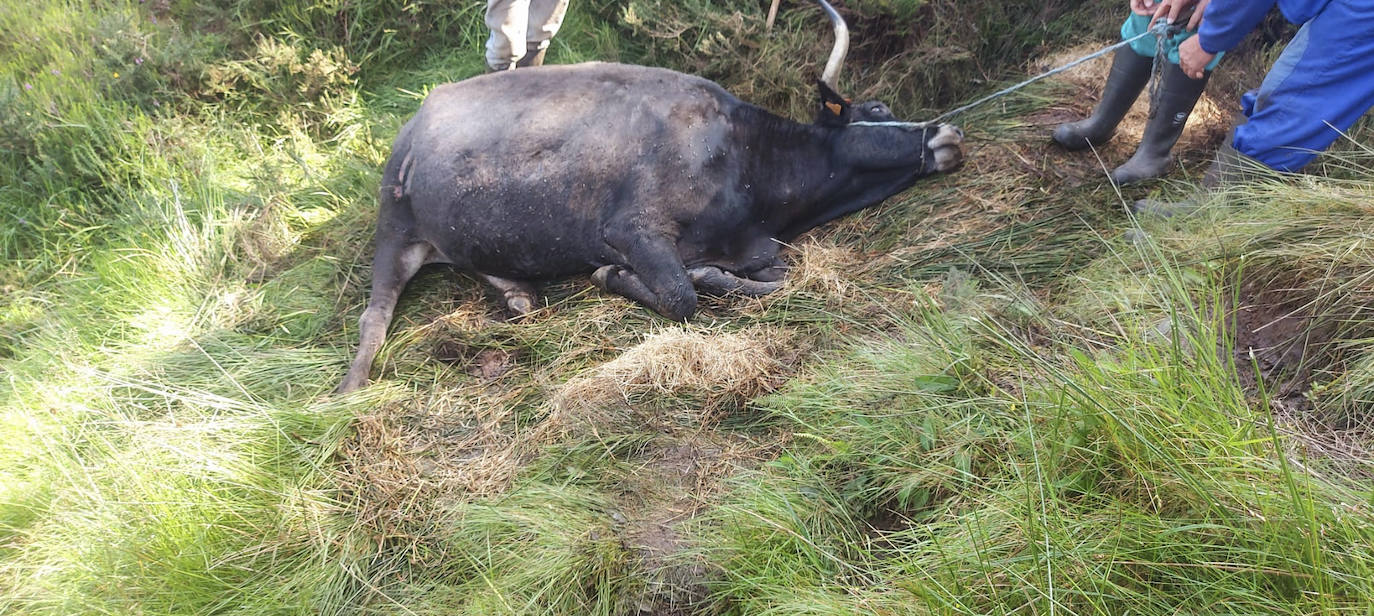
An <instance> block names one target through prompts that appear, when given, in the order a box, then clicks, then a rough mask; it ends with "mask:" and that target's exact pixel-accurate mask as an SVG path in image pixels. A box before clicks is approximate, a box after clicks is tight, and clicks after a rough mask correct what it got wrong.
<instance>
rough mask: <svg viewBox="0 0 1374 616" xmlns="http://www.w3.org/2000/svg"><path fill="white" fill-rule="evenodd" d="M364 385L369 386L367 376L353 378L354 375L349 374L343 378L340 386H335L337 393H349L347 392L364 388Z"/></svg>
mask: <svg viewBox="0 0 1374 616" xmlns="http://www.w3.org/2000/svg"><path fill="white" fill-rule="evenodd" d="M364 387H367V377H363V378H361V379H356V378H353V377H352V376H347V377H344V380H343V382H342V383H339V386H338V387H335V388H334V393H335V394H347V393H352V392H355V391H358V390H359V389H362V388H364Z"/></svg>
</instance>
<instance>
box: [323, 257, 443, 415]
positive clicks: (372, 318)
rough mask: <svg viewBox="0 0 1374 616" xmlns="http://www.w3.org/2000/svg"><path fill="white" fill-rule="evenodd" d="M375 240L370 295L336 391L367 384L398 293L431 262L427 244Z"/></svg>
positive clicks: (343, 391)
mask: <svg viewBox="0 0 1374 616" xmlns="http://www.w3.org/2000/svg"><path fill="white" fill-rule="evenodd" d="M382 244H384V242H378V246H377V257H376V258H375V259H373V261H372V297H371V298H369V299H368V302H367V309H366V310H364V311H363V316H362V317H361V318H359V319H358V338H359V341H358V355H357V356H356V357H354V358H353V363H352V364H350V365H349V366H348V374H347V375H345V376H344V380H343V382H342V383H339V388H338V389H336V390H335V391H337V392H338V393H347V392H350V391H353V390H356V389H360V388H362V387H365V386H367V376H368V372H369V371H371V369H372V359H373V358H375V357H376V356H377V351H378V350H379V349H381V348H382V341H383V340H385V339H386V328H387V326H388V325H390V324H391V315H392V312H393V311H394V310H395V309H396V300H397V299H398V298H400V296H401V289H404V288H405V286H406V282H408V281H410V279H411V277H413V276H414V275H415V272H417V271H419V270H420V266H422V265H424V264H425V263H429V262H431V261H432V259H433V257H434V255H435V252H434V248H433V247H432V246H430V245H429V244H427V243H424V242H420V243H414V244H401V243H397V244H392V245H382Z"/></svg>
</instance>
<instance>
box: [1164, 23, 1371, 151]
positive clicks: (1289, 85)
mask: <svg viewBox="0 0 1374 616" xmlns="http://www.w3.org/2000/svg"><path fill="white" fill-rule="evenodd" d="M1274 4H1275V2H1274V1H1273V0H1212V2H1211V4H1209V5H1208V6H1207V9H1206V11H1205V12H1204V13H1203V17H1202V24H1201V25H1200V26H1199V27H1198V43H1199V44H1200V45H1201V46H1202V49H1203V50H1204V51H1207V52H1209V53H1214V52H1221V51H1225V50H1227V49H1231V48H1232V47H1235V46H1236V45H1237V44H1239V43H1240V41H1241V39H1243V38H1245V35H1246V34H1249V33H1250V31H1251V30H1253V29H1255V27H1256V26H1258V25H1259V23H1260V21H1261V20H1263V19H1264V15H1265V13H1267V12H1269V9H1270V8H1272V7H1273V6H1274ZM1277 4H1278V5H1279V10H1280V11H1282V12H1283V16H1284V17H1285V18H1286V19H1288V21H1291V22H1293V23H1295V24H1301V25H1302V28H1301V29H1299V30H1298V34H1297V35H1296V36H1294V37H1293V40H1292V41H1291V42H1289V43H1288V46H1287V47H1286V48H1284V50H1283V53H1282V54H1281V55H1280V56H1279V58H1278V60H1276V61H1274V66H1273V67H1272V68H1270V69H1269V73H1268V74H1267V75H1265V77H1264V82H1263V83H1262V84H1260V87H1259V89H1258V90H1252V91H1250V92H1247V93H1246V94H1245V95H1244V96H1243V97H1241V110H1242V112H1243V113H1244V114H1245V116H1246V117H1247V118H1248V119H1249V121H1248V122H1247V123H1245V124H1242V125H1240V126H1238V127H1236V135H1235V138H1234V139H1233V140H1232V142H1231V145H1232V147H1234V148H1236V150H1237V151H1239V152H1240V153H1242V154H1245V155H1246V156H1249V157H1251V158H1254V159H1256V160H1258V161H1260V162H1262V163H1264V164H1265V165H1268V166H1269V167H1271V168H1273V169H1277V170H1279V171H1297V170H1299V169H1302V168H1303V167H1304V166H1306V165H1307V163H1309V162H1311V161H1312V159H1313V158H1316V156H1317V153H1318V152H1320V151H1322V150H1325V149H1326V148H1327V147H1328V146H1330V145H1331V143H1332V142H1334V141H1335V140H1336V139H1337V138H1339V137H1340V136H1341V134H1342V133H1344V132H1345V131H1347V130H1349V128H1350V127H1351V126H1353V125H1354V124H1355V122H1356V121H1357V120H1359V119H1360V117H1361V116H1363V115H1364V114H1365V112H1367V111H1369V109H1370V108H1371V107H1374V2H1372V1H1370V0H1278V2H1277ZM1147 38H1148V37H1147Z"/></svg>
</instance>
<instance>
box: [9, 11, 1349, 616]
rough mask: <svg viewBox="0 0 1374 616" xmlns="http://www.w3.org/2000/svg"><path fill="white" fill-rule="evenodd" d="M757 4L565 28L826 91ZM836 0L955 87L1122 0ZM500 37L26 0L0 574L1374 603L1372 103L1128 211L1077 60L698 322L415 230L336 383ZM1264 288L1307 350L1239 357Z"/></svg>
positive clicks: (164, 590)
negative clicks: (1331, 147) (539, 294)
mask: <svg viewBox="0 0 1374 616" xmlns="http://www.w3.org/2000/svg"><path fill="white" fill-rule="evenodd" d="M1042 5H1043V6H1042ZM765 10H766V3H748V4H730V3H719V2H710V1H706V0H692V1H689V2H660V1H657V0H644V1H638V0H637V1H636V2H631V3H625V2H610V1H606V0H596V1H591V2H574V3H573V11H572V13H571V14H570V16H569V20H568V23H567V24H566V26H565V29H564V31H563V32H562V33H560V35H559V37H558V38H557V39H556V40H555V43H554V47H553V49H552V51H551V54H550V60H551V61H552V62H559V63H562V62H574V61H582V60H619V61H626V62H638V63H647V64H656V65H664V66H669V67H674V68H678V69H682V70H688V71H691V72H694V73H698V74H702V75H705V76H707V77H710V78H712V79H716V80H718V81H720V82H721V83H722V84H724V85H725V86H726V87H727V88H729V89H731V90H732V91H734V92H736V93H738V94H740V95H741V96H743V97H745V98H746V99H748V100H751V101H754V102H758V103H760V104H764V105H766V106H768V107H770V108H772V109H775V110H778V111H779V112H782V113H785V114H787V115H790V116H792V117H795V118H806V117H808V116H809V115H810V114H811V105H812V99H811V96H812V92H811V85H810V82H809V80H810V79H812V76H813V75H814V74H815V72H816V71H817V69H818V67H819V64H820V62H821V61H822V59H823V57H824V53H825V50H826V49H828V46H829V38H828V37H829V28H828V26H826V25H825V24H824V23H823V22H822V21H821V18H820V14H819V12H818V11H817V10H816V9H815V8H814V7H811V6H809V5H805V4H799V5H787V4H785V5H784V11H783V14H782V15H781V16H780V19H779V22H778V24H777V26H776V27H775V29H774V31H773V32H772V33H771V34H765V33H764V32H763V25H762V21H763V12H764V11H765ZM845 10H846V11H848V14H849V15H850V17H851V21H852V22H853V23H852V26H853V29H854V31H855V49H854V51H853V53H852V55H851V61H850V62H849V65H848V67H847V69H846V73H845V75H844V77H843V78H842V81H841V85H842V86H843V87H844V88H845V89H846V91H847V92H849V93H851V94H852V95H854V96H856V97H860V98H868V97H875V98H881V99H883V100H886V101H888V102H890V103H892V106H893V108H894V109H896V110H897V111H898V113H899V114H900V115H904V116H912V117H924V116H928V115H930V114H933V113H934V112H936V111H937V110H941V109H944V108H948V107H949V106H951V105H952V104H953V103H957V102H961V101H964V100H969V99H971V98H973V97H975V96H977V95H979V94H981V93H984V92H987V91H990V90H993V89H995V88H996V87H999V86H1000V85H1001V84H1002V83H1003V82H1009V81H1012V80H1017V79H1020V78H1022V77H1023V76H1024V74H1025V73H1026V72H1028V70H1027V67H1028V66H1030V65H1031V64H1032V63H1033V62H1034V61H1035V60H1036V59H1037V58H1040V57H1043V55H1044V54H1046V53H1048V52H1052V51H1054V50H1058V49H1061V48H1063V47H1067V46H1070V45H1077V44H1082V43H1083V42H1084V40H1083V38H1082V33H1085V32H1086V33H1087V34H1088V35H1089V36H1091V37H1097V39H1100V40H1103V41H1106V40H1109V39H1110V37H1111V36H1112V34H1113V27H1114V21H1115V20H1116V19H1119V15H1118V13H1119V12H1120V7H1119V6H1117V5H1116V4H1114V3H1106V2H1095V3H1086V4H1084V3H1059V2H1052V3H1049V4H1048V5H1045V4H1044V3H1030V2H1019V1H1018V2H1012V3H954V2H920V1H913V2H907V1H880V0H865V1H863V2H851V3H847V5H846V8H845ZM1104 16H1105V17H1104ZM970 31H976V32H978V33H982V35H979V36H974V35H971V34H970ZM990 33H997V34H995V35H994V34H990ZM485 35H486V32H485V30H484V27H483V26H482V24H481V10H480V4H464V5H462V6H456V5H453V4H452V3H443V2H392V1H388V0H347V1H344V2H336V3H325V4H319V3H305V2H295V1H290V0H288V1H284V2H258V1H249V0H240V1H235V2H230V3H220V4H218V5H214V6H212V5H210V4H206V3H193V2H146V3H145V2H132V1H120V2H109V3H98V4H95V5H92V4H90V3H78V2H67V1H57V0H53V1H46V2H40V3H38V4H35V5H32V6H28V5H24V6H20V5H19V4H16V3H10V4H7V5H5V6H3V7H0V221H3V222H0V612H4V613H16V614H18V613H23V614H30V613H31V614H97V613H113V614H125V613H128V614H135V613H137V614H187V613H196V614H199V613H240V614H268V613H310V614H318V613H331V614H332V613H339V614H354V613H365V614H374V613H375V614H441V613H442V614H482V615H486V614H608V615H609V614H635V613H673V614H675V613H700V614H717V613H719V614H789V615H790V614H927V613H929V614H1012V613H1051V614H1058V613H1066V614H1067V613H1075V614H1077V613H1082V614H1126V613H1135V614H1174V613H1209V614H1215V613H1226V614H1232V613H1234V614H1313V613H1349V614H1369V613H1370V612H1371V608H1370V606H1371V605H1374V582H1371V581H1370V580H1371V579H1374V571H1371V569H1372V568H1374V554H1372V553H1371V552H1374V548H1371V547H1370V546H1372V545H1374V518H1372V516H1371V514H1370V507H1371V505H1374V490H1372V489H1371V488H1370V484H1369V478H1370V477H1374V463H1372V462H1371V451H1374V442H1371V440H1370V437H1369V433H1368V430H1369V426H1370V418H1371V417H1374V413H1372V412H1371V409H1374V406H1371V405H1372V404H1374V402H1372V401H1371V398H1374V394H1372V393H1371V392H1374V368H1371V367H1372V366H1374V353H1371V352H1370V351H1369V341H1370V340H1371V339H1374V328H1372V327H1370V326H1369V325H1368V324H1367V323H1368V322H1369V318H1368V310H1369V308H1370V306H1371V300H1374V279H1372V278H1371V274H1370V272H1374V245H1371V242H1370V240H1371V238H1374V209H1371V205H1370V204H1371V203H1374V201H1371V197H1374V171H1371V169H1374V156H1371V152H1370V150H1369V146H1368V145H1367V144H1369V143H1371V141H1370V138H1371V136H1374V133H1371V132H1370V130H1369V125H1368V122H1366V123H1365V124H1364V125H1361V126H1359V127H1357V129H1356V130H1355V131H1353V132H1352V138H1351V139H1350V140H1348V141H1345V142H1343V143H1341V144H1339V145H1338V147H1337V148H1336V149H1335V151H1334V152H1333V153H1332V154H1331V155H1329V156H1326V157H1324V158H1323V159H1322V161H1321V165H1320V166H1319V168H1317V169H1316V171H1317V173H1316V174H1315V175H1313V176H1310V177H1298V178H1287V179H1283V180H1274V181H1264V182H1258V183H1253V184H1249V185H1246V186H1243V187H1239V188H1236V189H1233V190H1229V191H1226V192H1224V193H1220V194H1218V195H1216V196H1215V197H1214V198H1213V199H1212V200H1211V201H1210V202H1209V207H1208V208H1206V209H1205V210H1204V211H1203V212H1202V213H1200V214H1199V215H1197V216H1192V217H1185V218H1179V219H1172V220H1164V221H1161V220H1139V221H1137V220H1134V219H1131V218H1130V217H1129V216H1127V215H1126V214H1125V213H1124V211H1123V204H1122V201H1121V200H1120V199H1119V198H1118V196H1117V194H1116V192H1115V191H1113V190H1112V189H1111V188H1110V187H1107V186H1105V185H1104V184H1103V183H1102V182H1101V180H1100V179H1098V178H1093V177H1091V175H1092V174H1091V171H1092V169H1091V168H1089V167H1090V165H1089V166H1085V165H1088V163H1085V162H1083V161H1084V160H1086V159H1079V158H1071V157H1069V156H1067V155H1065V154H1064V153H1062V152H1058V151H1055V150H1050V149H1048V148H1045V147H1044V146H1043V142H1044V141H1045V139H1044V133H1045V131H1046V130H1047V129H1046V124H1045V122H1046V120H1044V116H1043V114H1045V113H1047V112H1049V111H1053V110H1062V109H1063V105H1064V104H1065V102H1064V101H1066V100H1069V101H1072V100H1073V99H1074V97H1075V96H1077V90H1075V89H1074V84H1072V83H1065V82H1054V83H1050V84H1042V85H1037V86H1035V87H1033V88H1031V89H1029V90H1026V91H1024V93H1023V94H1019V95H1017V96H1015V97H1012V98H1008V99H1005V100H1004V101H1002V102H1001V103H999V104H997V105H993V106H989V107H984V108H981V109H977V110H974V111H971V112H969V113H968V114H966V115H965V116H963V117H962V118H960V119H959V122H961V123H962V124H963V125H964V127H965V128H966V129H967V131H968V133H969V135H970V143H969V152H970V158H969V162H968V165H967V167H966V168H965V169H964V170H963V171H962V172H961V173H959V174H955V175H951V176H948V177H943V178H938V179H933V180H930V181H927V182H924V183H922V184H921V185H920V186H919V187H918V188H916V189H915V190H913V191H911V192H909V193H907V194H904V195H901V196H899V197H896V198H894V199H892V200H890V202H889V203H887V204H885V205H884V206H882V207H879V208H874V209H872V210H869V211H866V212H863V213H861V214H859V215H857V216H854V217H852V218H849V219H847V220H844V221H841V222H839V223H838V224H835V225H832V226H831V227H828V228H827V229H824V230H821V231H819V232H817V233H815V234H813V237H810V238H806V239H805V240H804V241H802V242H799V243H798V246H797V250H796V251H795V252H793V253H791V255H790V258H791V259H792V260H793V261H794V263H795V264H796V265H797V268H796V269H797V271H794V272H793V276H792V282H791V284H790V285H789V286H788V287H787V288H786V289H785V290H784V291H782V292H780V293H779V294H777V295H775V296H771V297H767V298H763V299H761V300H757V301H754V300H739V299H724V300H709V301H706V302H705V303H704V304H703V310H702V313H701V314H700V315H699V316H698V317H697V318H696V319H695V320H694V322H693V323H691V324H688V325H685V326H682V325H675V324H669V323H666V322H663V321H662V320H661V319H658V318H657V317H654V316H653V315H652V314H650V313H648V312H646V311H644V310H643V309H641V308H638V307H635V306H632V305H630V304H628V303H627V302H624V301H622V300H619V299H617V298H611V297H606V296H604V295H602V294H600V293H598V292H596V291H594V290H590V289H589V288H588V285H586V284H585V283H584V282H583V281H566V282H560V283H557V284H553V285H550V286H549V287H547V288H545V289H543V292H544V294H545V296H546V297H547V298H548V301H549V308H548V309H546V310H544V311H541V312H540V313H539V314H537V315H536V316H534V317H533V318H530V319H526V320H522V321H518V322H508V321H505V320H504V318H503V316H502V315H501V313H500V312H499V311H498V310H497V309H496V308H495V303H494V302H493V301H492V299H491V297H489V294H488V293H486V292H485V291H483V290H482V289H481V288H480V287H479V286H478V285H477V284H475V283H474V282H473V281H472V280H470V279H468V278H466V277H465V276H462V275H459V274H456V273H453V272H448V271H444V270H441V269H435V270H432V271H431V270H427V271H425V272H424V273H422V274H421V275H420V276H419V277H418V278H417V279H416V280H415V281H414V282H413V283H412V284H411V286H410V288H409V289H408V290H407V292H406V294H405V296H404V297H403V299H402V302H401V305H400V307H399V310H398V314H397V318H396V322H395V324H394V327H393V330H394V333H393V335H392V336H391V338H390V339H389V340H388V342H387V344H386V346H385V347H384V348H383V350H382V352H381V354H380V355H379V358H378V360H377V363H376V365H375V367H374V370H373V376H374V379H375V380H376V381H377V384H376V385H374V386H373V387H371V388H369V389H367V390H365V391H363V392H360V393H358V394H355V395H351V396H347V397H344V398H335V397H331V396H330V395H329V393H328V392H329V391H330V390H331V389H332V388H333V387H334V386H335V385H336V384H337V381H338V379H339V378H341V376H342V374H343V370H344V367H345V365H346V362H347V360H348V359H349V357H350V354H351V352H352V351H353V345H354V344H356V338H357V332H356V325H355V323H356V319H357V316H358V314H359V313H360V311H361V308H362V305H363V303H364V301H365V299H366V297H365V293H366V291H365V289H366V284H367V281H368V277H369V272H368V269H369V268H368V263H369V261H370V256H371V232H372V223H373V216H374V214H375V207H376V206H375V194H376V191H377V182H378V179H377V178H378V173H379V168H380V166H381V164H382V162H383V161H384V159H385V157H386V156H387V154H388V147H389V141H390V138H391V137H392V136H393V135H394V133H395V131H396V130H397V129H398V128H399V126H400V125H401V124H402V123H403V122H404V121H405V119H406V118H407V117H408V116H409V115H410V114H411V113H413V111H414V110H415V108H416V107H417V106H418V105H419V102H420V100H421V99H422V98H423V95H424V93H425V92H427V91H428V90H429V89H430V88H432V87H434V86H435V85H437V84H439V83H443V82H446V81H452V80H456V79H461V78H464V77H467V76H470V75H474V74H477V73H478V72H480V71H481V70H482V60H481V55H480V49H481V45H482V41H483V39H484V37H485ZM1272 53H1273V52H1272V50H1265V49H1252V50H1250V55H1248V56H1246V55H1245V54H1236V55H1237V58H1238V59H1237V61H1236V62H1235V63H1234V64H1233V66H1234V67H1235V68H1233V69H1231V71H1232V72H1233V73H1234V75H1229V76H1228V78H1234V80H1235V81H1236V82H1237V83H1240V82H1244V81H1245V79H1246V78H1249V79H1254V78H1255V77H1257V74H1255V73H1254V71H1255V70H1256V69H1262V67H1263V64H1264V60H1265V59H1266V58H1268V57H1270V56H1272ZM1117 154H1120V152H1116V151H1114V150H1109V151H1106V152H1105V153H1104V156H1107V157H1111V156H1116V155H1117ZM1182 154H1183V156H1182V160H1183V166H1184V167H1185V171H1187V172H1188V174H1189V177H1192V176H1195V175H1196V173H1197V170H1198V166H1199V163H1200V161H1201V156H1200V155H1199V154H1198V153H1196V152H1183V153H1182ZM1042 160H1043V161H1046V162H1044V163H1043V164H1038V163H1036V162H1033V161H1042ZM1061 164H1062V165H1066V166H1068V167H1070V169H1068V171H1065V170H1064V169H1061V168H1058V167H1056V165H1061ZM1094 164H1095V163H1094ZM1075 165H1077V166H1076V167H1075ZM1084 169H1087V171H1086V172H1084V171H1083V170H1084ZM1075 173H1078V174H1079V175H1075ZM1099 175H1100V174H1099ZM1085 177H1086V178H1087V179H1084V178H1085ZM1176 177H1179V176H1176ZM1192 189H1193V187H1192V186H1191V185H1188V184H1186V183H1170V182H1162V183H1156V184H1153V185H1150V186H1146V187H1145V188H1142V189H1131V190H1128V191H1126V193H1125V195H1124V196H1125V197H1126V198H1134V197H1137V196H1143V195H1144V194H1145V193H1146V192H1160V193H1163V194H1166V195H1175V194H1184V193H1186V192H1188V191H1190V190H1192ZM1242 305H1243V306H1246V307H1247V308H1244V309H1242V310H1238V309H1237V307H1238V306H1242ZM1252 309H1253V310H1257V311H1259V313H1263V314H1268V315H1270V318H1273V319H1278V317H1279V316H1282V315H1284V314H1291V315H1297V317H1296V322H1298V324H1297V325H1292V323H1290V322H1289V321H1283V322H1282V323H1279V324H1277V325H1274V326H1272V327H1269V328H1268V329H1267V330H1264V331H1279V330H1282V331H1285V332H1290V333H1292V332H1297V334H1301V335H1300V336H1298V337H1297V339H1298V340H1299V341H1300V344H1302V345H1305V346H1307V347H1308V349H1309V351H1308V352H1307V353H1306V354H1305V355H1304V356H1303V361H1302V362H1300V363H1298V364H1296V365H1295V364H1293V363H1291V362H1288V363H1284V362H1281V361H1278V360H1277V359H1276V358H1279V359H1282V358H1281V357H1280V356H1281V355H1282V350H1281V349H1280V350H1274V349H1267V348H1258V349H1256V350H1255V352H1254V353H1251V352H1249V346H1251V345H1254V344H1257V341H1260V340H1263V339H1265V338H1264V336H1265V335H1267V334H1263V333H1261V334H1256V333H1255V332H1252V331H1242V330H1243V329H1244V326H1246V324H1247V323H1249V321H1247V320H1246V318H1247V317H1245V315H1246V314H1250V313H1249V312H1245V310H1252ZM1266 311H1268V312H1266ZM1249 325H1255V324H1254V323H1249ZM1260 325H1262V323H1261V324H1260ZM1297 334H1294V335H1297ZM1271 337H1273V336H1271ZM1276 361H1278V363H1277V364H1276V363H1275V362H1276ZM1257 373H1258V376H1257Z"/></svg>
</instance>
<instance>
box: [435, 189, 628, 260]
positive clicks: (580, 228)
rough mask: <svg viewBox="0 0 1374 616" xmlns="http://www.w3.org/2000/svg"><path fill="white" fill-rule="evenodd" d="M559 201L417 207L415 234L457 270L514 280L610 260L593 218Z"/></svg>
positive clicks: (463, 202)
mask: <svg viewBox="0 0 1374 616" xmlns="http://www.w3.org/2000/svg"><path fill="white" fill-rule="evenodd" d="M558 205H559V204H558V203H557V202H542V201H533V202H532V201H528V200H520V199H511V200H503V201H501V202H493V201H486V200H474V199H468V200H463V201H461V202H454V203H451V204H450V205H447V206H437V205H434V204H430V205H429V206H428V207H424V206H423V204H416V207H415V212H416V228H415V234H416V236H418V237H419V238H420V239H423V240H425V241H427V242H429V243H430V244H432V245H434V247H435V248H437V249H439V252H440V253H441V254H442V255H443V256H444V258H445V260H446V261H448V262H450V263H452V264H454V265H455V266H457V267H459V268H462V269H467V270H471V271H475V272H479V273H482V274H490V275H493V276H500V277H502V278H512V279H549V278H561V277H565V276H571V275H576V274H582V273H589V272H591V271H592V270H594V269H596V267H597V266H598V264H600V263H601V262H603V261H604V260H605V258H606V257H605V254H604V253H605V247H604V242H602V241H601V240H600V234H599V232H597V224H596V221H595V220H593V219H585V218H583V217H581V216H576V215H572V214H571V213H570V212H568V211H567V209H566V208H563V207H558Z"/></svg>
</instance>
